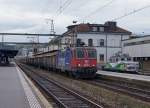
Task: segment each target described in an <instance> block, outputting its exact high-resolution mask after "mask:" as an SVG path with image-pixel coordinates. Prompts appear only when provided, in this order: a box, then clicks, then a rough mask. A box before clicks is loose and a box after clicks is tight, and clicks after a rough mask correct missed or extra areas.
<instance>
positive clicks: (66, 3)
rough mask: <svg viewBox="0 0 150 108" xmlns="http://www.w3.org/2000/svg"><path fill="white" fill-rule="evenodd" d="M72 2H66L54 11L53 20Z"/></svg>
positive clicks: (70, 0) (69, 0) (68, 0)
mask: <svg viewBox="0 0 150 108" xmlns="http://www.w3.org/2000/svg"><path fill="white" fill-rule="evenodd" d="M72 1H73V0H66V1H65V2H64V3H63V4H62V5H61V6H60V7H59V9H58V10H57V11H56V15H55V16H54V19H56V18H57V17H58V16H59V15H61V14H62V13H63V11H64V10H65V9H66V8H68V7H69V6H70V4H71V3H72Z"/></svg>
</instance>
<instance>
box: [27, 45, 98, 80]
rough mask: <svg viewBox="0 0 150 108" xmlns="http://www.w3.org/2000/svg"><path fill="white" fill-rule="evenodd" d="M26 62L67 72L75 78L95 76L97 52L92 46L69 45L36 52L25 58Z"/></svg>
mask: <svg viewBox="0 0 150 108" xmlns="http://www.w3.org/2000/svg"><path fill="white" fill-rule="evenodd" d="M24 61H25V63H26V64H29V65H34V66H37V67H41V68H46V69H49V70H51V71H54V72H61V73H67V74H68V75H69V76H72V77H75V78H94V77H95V75H96V72H97V53H96V49H94V48H91V47H73V48H71V47H68V48H66V49H64V50H53V51H49V52H44V53H39V54H35V55H34V56H32V57H28V58H26V60H24Z"/></svg>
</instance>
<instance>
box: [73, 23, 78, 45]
mask: <svg viewBox="0 0 150 108" xmlns="http://www.w3.org/2000/svg"><path fill="white" fill-rule="evenodd" d="M76 23H77V21H73V24H76ZM77 28H78V25H75V29H74V34H73V47H76V41H77Z"/></svg>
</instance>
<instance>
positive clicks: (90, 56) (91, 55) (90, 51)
mask: <svg viewBox="0 0 150 108" xmlns="http://www.w3.org/2000/svg"><path fill="white" fill-rule="evenodd" d="M88 57H89V58H96V57H97V56H96V51H95V50H88Z"/></svg>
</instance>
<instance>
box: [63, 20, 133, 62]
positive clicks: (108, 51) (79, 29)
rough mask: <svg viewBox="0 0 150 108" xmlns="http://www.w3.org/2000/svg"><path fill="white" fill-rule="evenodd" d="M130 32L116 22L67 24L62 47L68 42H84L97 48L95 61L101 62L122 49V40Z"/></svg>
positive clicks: (126, 37)
mask: <svg viewBox="0 0 150 108" xmlns="http://www.w3.org/2000/svg"><path fill="white" fill-rule="evenodd" d="M130 36H131V32H129V31H127V30H125V29H122V28H120V27H118V26H117V24H116V22H106V23H105V24H79V25H72V26H68V31H67V32H65V33H64V34H63V36H62V37H61V46H62V48H64V47H66V46H67V45H68V43H70V44H71V43H76V45H77V44H78V42H84V43H85V46H90V47H94V48H96V50H97V62H98V63H99V64H103V63H105V62H108V61H109V58H110V57H111V56H112V55H114V54H115V53H117V52H119V51H122V40H124V39H129V38H130Z"/></svg>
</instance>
